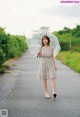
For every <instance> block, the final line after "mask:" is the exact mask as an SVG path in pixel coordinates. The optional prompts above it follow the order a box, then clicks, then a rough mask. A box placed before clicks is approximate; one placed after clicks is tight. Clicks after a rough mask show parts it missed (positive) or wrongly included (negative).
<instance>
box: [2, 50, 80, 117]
mask: <svg viewBox="0 0 80 117" xmlns="http://www.w3.org/2000/svg"><path fill="white" fill-rule="evenodd" d="M39 62H40V61H39V58H37V57H34V56H33V55H32V54H31V53H30V52H29V51H27V52H25V53H24V55H23V56H22V57H21V58H20V59H19V60H17V61H16V62H15V63H14V64H15V66H10V70H9V72H10V73H7V74H4V75H2V76H0V109H2V108H4V109H8V117H80V74H79V73H76V72H74V71H73V70H72V69H70V68H69V67H67V66H66V65H64V64H62V63H61V62H60V61H58V60H56V64H57V67H58V70H57V72H56V73H57V78H56V88H57V98H56V99H54V98H53V96H52V87H51V81H50V80H48V88H49V92H50V95H51V99H46V98H45V97H44V90H43V85H42V80H41V79H37V73H38V67H39Z"/></svg>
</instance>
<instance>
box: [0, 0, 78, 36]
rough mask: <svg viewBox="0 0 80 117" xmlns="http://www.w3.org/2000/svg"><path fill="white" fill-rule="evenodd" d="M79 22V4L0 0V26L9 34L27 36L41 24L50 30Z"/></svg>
mask: <svg viewBox="0 0 80 117" xmlns="http://www.w3.org/2000/svg"><path fill="white" fill-rule="evenodd" d="M76 24H80V4H68V3H67V4H62V3H60V0H0V26H2V27H6V31H7V32H8V33H11V34H24V33H25V35H26V36H27V35H28V34H29V32H30V31H31V30H37V29H39V28H40V27H42V26H48V27H50V31H56V30H59V29H62V28H63V27H64V26H67V27H69V28H73V27H75V26H76Z"/></svg>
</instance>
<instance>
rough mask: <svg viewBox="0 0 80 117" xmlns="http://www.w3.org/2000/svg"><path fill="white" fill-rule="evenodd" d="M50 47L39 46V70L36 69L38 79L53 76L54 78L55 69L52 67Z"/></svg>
mask: <svg viewBox="0 0 80 117" xmlns="http://www.w3.org/2000/svg"><path fill="white" fill-rule="evenodd" d="M52 49H53V48H52V47H51V46H49V47H45V46H43V47H42V48H41V51H42V56H41V58H40V59H41V60H40V65H39V71H38V76H37V78H38V79H50V78H55V79H56V70H55V68H54V64H53V61H52V57H51V55H52Z"/></svg>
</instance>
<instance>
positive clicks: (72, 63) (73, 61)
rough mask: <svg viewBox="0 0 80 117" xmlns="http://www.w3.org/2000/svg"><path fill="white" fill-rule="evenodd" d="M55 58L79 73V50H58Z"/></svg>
mask: <svg viewBox="0 0 80 117" xmlns="http://www.w3.org/2000/svg"><path fill="white" fill-rule="evenodd" d="M56 58H57V59H59V60H61V61H62V63H64V64H66V65H68V66H69V67H70V68H72V69H73V70H75V71H76V72H79V73H80V52H70V51H60V52H59V54H58V55H57V56H56Z"/></svg>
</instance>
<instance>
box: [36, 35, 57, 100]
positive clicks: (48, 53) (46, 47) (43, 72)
mask: <svg viewBox="0 0 80 117" xmlns="http://www.w3.org/2000/svg"><path fill="white" fill-rule="evenodd" d="M53 53H54V49H53V48H52V47H51V46H50V38H49V37H48V36H46V35H44V36H43V37H42V43H41V48H40V50H39V52H38V56H39V58H41V63H40V67H39V72H38V78H40V79H42V81H43V86H44V91H45V97H46V98H48V99H49V98H51V96H50V95H49V92H48V88H47V80H48V79H51V83H52V89H53V96H54V98H56V96H57V94H56V81H55V79H56V70H57V67H56V64H55V61H54V55H53Z"/></svg>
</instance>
